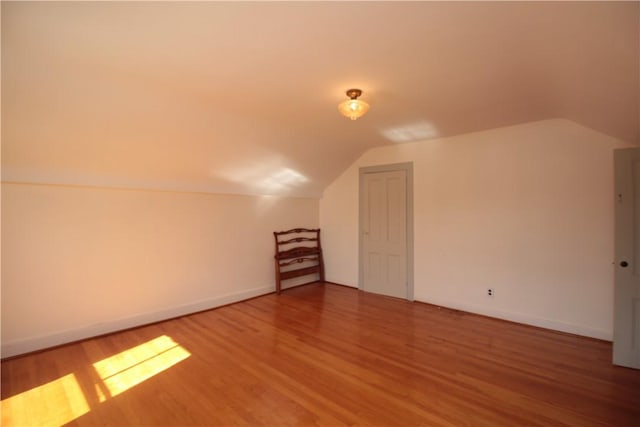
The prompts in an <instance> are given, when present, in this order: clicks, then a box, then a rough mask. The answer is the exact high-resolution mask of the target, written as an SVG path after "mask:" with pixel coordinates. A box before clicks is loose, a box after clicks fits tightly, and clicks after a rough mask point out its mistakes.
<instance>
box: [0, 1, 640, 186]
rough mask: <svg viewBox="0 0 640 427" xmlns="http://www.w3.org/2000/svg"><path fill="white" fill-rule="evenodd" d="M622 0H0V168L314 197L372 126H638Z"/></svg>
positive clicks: (637, 35) (389, 134) (406, 130)
mask: <svg viewBox="0 0 640 427" xmlns="http://www.w3.org/2000/svg"><path fill="white" fill-rule="evenodd" d="M639 10H640V8H639V4H638V3H637V2H629V3H612V2H588V3H577V2H569V3H553V2H550V3H547V2H542V3H540V2H534V3H522V2H514V3H511V2H498V3H484V2H471V3H458V2H452V3H437V2H424V3H423V2H410V3H399V2H375V3H363V2H349V3H338V2H319V3H310V2H299V3H296V2H288V3H270V2H258V3H246V2H230V3H227V2H225V3H203V2H194V3H180V2H160V3H155V2H154V3H151V2H141V3H134V2H122V3H120V2H108V3H95V2H70V3H56V2H44V3H31V2H26V3H22V2H21V3H11V2H4V1H3V2H2V125H3V126H2V175H3V180H4V181H18V182H42V183H61V184H82V185H106V186H117V187H134V188H158V189H168V190H171V189H175V190H185V191H204V192H221V193H239V194H271V195H291V196H302V197H318V196H320V195H321V193H322V191H323V189H324V188H325V187H326V186H327V185H328V184H329V183H330V182H331V181H332V180H333V179H334V178H335V177H336V176H337V175H338V174H340V173H341V172H342V171H343V170H344V169H345V168H346V167H347V166H348V165H349V164H351V163H352V162H353V161H354V160H355V159H356V158H357V157H358V156H359V155H360V154H362V153H363V152H364V151H365V150H367V149H369V148H372V147H375V146H380V145H384V144H396V143H402V142H407V141H414V140H422V139H429V138H435V137H446V136H451V135H455V134H461V133H466V132H473V131H478V130H483V129H489V128H495V127H500V126H506V125H512V124H517V123H522V122H529V121H535V120H541V119H547V118H566V119H570V120H574V121H576V122H578V123H580V124H583V125H584V126H587V127H590V128H592V129H594V130H597V131H599V132H603V133H606V134H609V135H612V136H615V137H617V138H620V139H622V140H625V141H629V142H634V143H638V142H640V131H639V114H640V113H639V111H640V110H639V107H638V105H639V95H640V70H639V67H640V59H639V58H640V56H639V44H640V12H639ZM351 87H357V88H360V89H362V90H363V91H364V95H363V97H362V99H364V100H366V101H368V102H369V103H370V104H371V110H370V112H369V114H367V115H366V116H365V117H363V118H362V119H360V120H357V121H355V122H352V121H349V120H347V119H345V118H343V117H341V116H340V115H339V114H338V112H337V109H336V105H337V104H338V103H339V102H340V101H342V100H343V99H346V97H345V95H344V92H345V91H346V90H347V89H349V88H351Z"/></svg>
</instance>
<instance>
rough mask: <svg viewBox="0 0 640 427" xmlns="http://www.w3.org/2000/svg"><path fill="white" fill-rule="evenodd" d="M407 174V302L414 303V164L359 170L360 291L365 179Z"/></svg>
mask: <svg viewBox="0 0 640 427" xmlns="http://www.w3.org/2000/svg"><path fill="white" fill-rule="evenodd" d="M397 171H405V173H406V178H407V182H406V184H407V185H406V191H407V198H406V203H407V206H406V208H407V230H406V233H407V300H409V301H413V300H414V297H413V162H406V163H392V164H386V165H376V166H365V167H361V168H360V169H359V173H358V289H360V290H364V266H363V261H364V258H363V253H364V243H363V233H364V230H363V229H362V227H363V224H364V215H365V206H364V192H363V188H364V178H365V175H367V174H374V173H380V172H397Z"/></svg>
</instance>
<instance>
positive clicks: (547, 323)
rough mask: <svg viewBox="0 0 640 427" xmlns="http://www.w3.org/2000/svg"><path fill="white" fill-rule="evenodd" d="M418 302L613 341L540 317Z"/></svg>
mask: <svg viewBox="0 0 640 427" xmlns="http://www.w3.org/2000/svg"><path fill="white" fill-rule="evenodd" d="M416 301H419V302H424V303H427V304H433V305H437V306H440V307H445V308H452V309H456V310H462V311H466V312H469V313H475V314H481V315H483V316H488V317H494V318H497V319H502V320H508V321H511V322H516V323H522V324H525V325H530V326H537V327H539V328H545V329H551V330H554V331H560V332H567V333H570V334H575V335H581V336H585V337H590V338H597V339H600V340H605V341H612V340H613V331H607V330H604V329H595V328H590V327H587V326H582V325H574V324H572V323H564V322H560V321H557V320H551V319H544V318H540V317H534V316H529V315H527V314H522V313H513V312H509V311H503V310H496V309H492V308H487V307H480V306H476V305H472V304H465V303H460V302H457V301H449V300H445V299H439V298H416Z"/></svg>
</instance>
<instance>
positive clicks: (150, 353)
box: [93, 335, 191, 402]
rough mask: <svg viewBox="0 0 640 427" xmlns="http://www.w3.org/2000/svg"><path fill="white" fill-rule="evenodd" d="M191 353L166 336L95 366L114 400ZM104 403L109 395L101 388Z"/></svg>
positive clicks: (99, 392) (98, 390)
mask: <svg viewBox="0 0 640 427" xmlns="http://www.w3.org/2000/svg"><path fill="white" fill-rule="evenodd" d="M190 355H191V353H189V352H188V351H187V350H185V349H184V348H182V347H181V346H180V345H178V344H177V343H176V342H175V341H174V340H172V339H171V338H169V337H168V336H166V335H163V336H161V337H158V338H156V339H154V340H151V341H148V342H146V343H144V344H141V345H139V346H137V347H133V348H131V349H129V350H126V351H123V352H122V353H118V354H116V355H114V356H111V357H108V358H106V359H103V360H101V361H99V362H96V363H94V364H93V367H94V368H95V370H96V372H97V373H98V375H99V376H100V379H101V380H102V382H103V383H104V385H106V386H107V389H108V391H109V394H110V395H111V397H113V396H117V395H118V394H120V393H122V392H124V391H127V390H129V389H130V388H131V387H133V386H136V385H138V384H140V383H141V382H143V381H146V380H147V379H149V378H151V377H153V376H154V375H156V374H158V373H160V372H162V371H165V370H167V369H169V368H170V367H172V366H173V365H175V364H176V363H178V362H181V361H183V360H184V359H186V358H187V357H189V356H190ZM96 391H97V392H98V396H99V398H100V401H101V402H102V401H104V400H106V398H107V396H105V394H104V393H103V391H102V389H101V388H100V387H99V385H97V387H96Z"/></svg>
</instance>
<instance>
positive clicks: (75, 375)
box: [2, 284, 640, 426]
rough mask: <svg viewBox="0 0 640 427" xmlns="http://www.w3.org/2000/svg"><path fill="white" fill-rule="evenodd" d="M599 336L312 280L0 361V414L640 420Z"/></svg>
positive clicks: (124, 420)
mask: <svg viewBox="0 0 640 427" xmlns="http://www.w3.org/2000/svg"><path fill="white" fill-rule="evenodd" d="M610 361H611V343H608V342H603V341H598V340H593V339H589V338H582V337H577V336H573V335H568V334H563V333H557V332H552V331H548V330H543V329H537V328H533V327H528V326H523V325H518V324H514V323H509V322H504V321H500V320H495V319H490V318H486V317H482V316H476V315H471V314H468V313H463V312H457V311H453V310H448V309H440V308H438V307H435V306H431V305H427V304H420V303H410V302H407V301H403V300H397V299H393V298H388V297H383V296H378V295H373V294H367V293H363V292H359V291H357V290H355V289H350V288H346V287H341V286H336V285H329V284H327V285H324V286H323V285H319V284H314V285H308V286H303V287H299V288H295V289H291V290H288V291H285V292H283V293H282V294H281V295H280V296H276V295H273V294H272V295H267V296H264V297H259V298H256V299H253V300H250V301H246V302H242V303H238V304H234V305H230V306H227V307H223V308H219V309H216V310H211V311H208V312H204V313H199V314H195V315H192V316H187V317H183V318H179V319H175V320H171V321H167V322H163V323H158V324H155V325H150V326H146V327H142V328H138V329H134V330H130V331H125V332H122V333H118V334H114V335H110V336H106V337H101V338H97V339H92V340H88V341H84V342H81V343H77V344H72V345H68V346H64V347H60V348H57V349H53V350H49V351H45V352H41V353H36V354H32V355H28V356H24V357H20V358H16V359H12V360H8V361H5V362H3V363H2V425H3V426H12V425H29V426H30V425H62V424H66V423H68V425H117V426H120V425H216V426H232V425H244V426H256V425H271V426H286V425H324V426H341V425H351V426H395V425H398V426H411V425H420V426H447V425H449V426H451V425H453V426H529V425H531V426H533V425H539V426H556V425H567V426H603V425H609V426H640V371H634V370H631V369H626V368H620V367H614V366H612V365H611V362H610Z"/></svg>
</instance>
